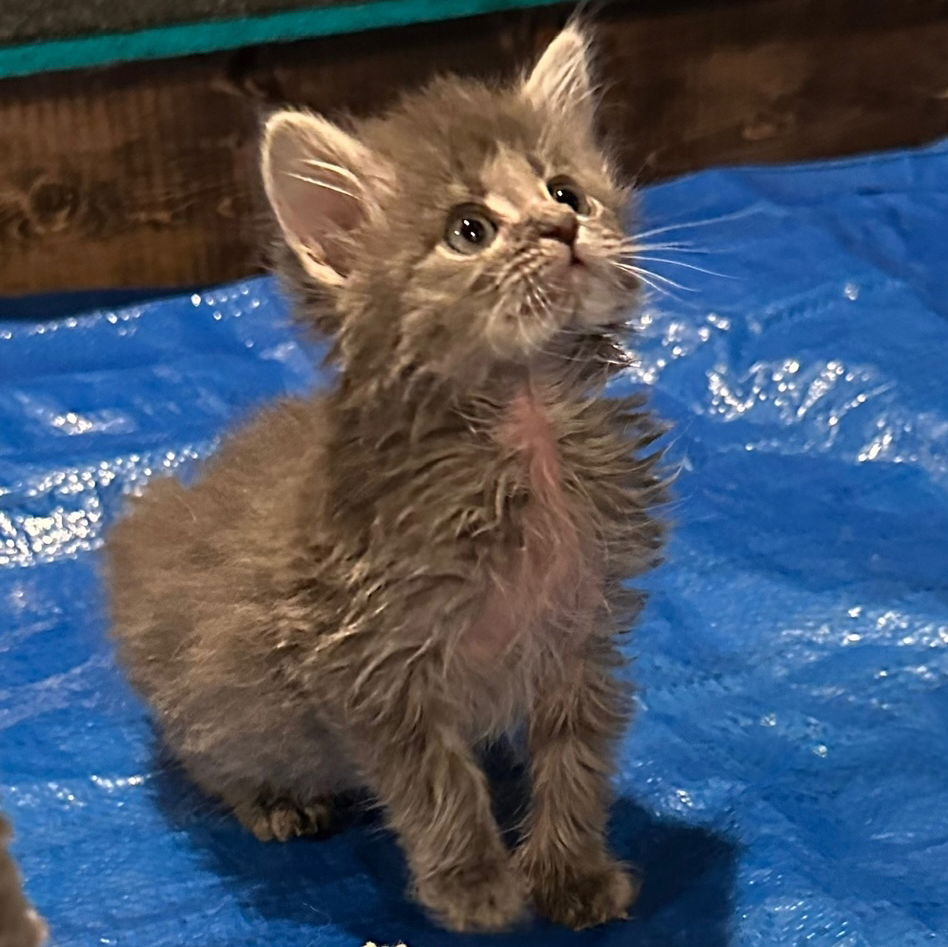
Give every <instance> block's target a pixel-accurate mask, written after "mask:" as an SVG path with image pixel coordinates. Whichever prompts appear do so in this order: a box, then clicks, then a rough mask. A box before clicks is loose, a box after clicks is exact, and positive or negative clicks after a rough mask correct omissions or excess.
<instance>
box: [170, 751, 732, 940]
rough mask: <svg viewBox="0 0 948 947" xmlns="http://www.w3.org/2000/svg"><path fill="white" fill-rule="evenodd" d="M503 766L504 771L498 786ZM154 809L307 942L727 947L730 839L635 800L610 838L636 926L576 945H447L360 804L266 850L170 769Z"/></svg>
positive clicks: (510, 784)
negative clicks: (625, 876) (326, 829)
mask: <svg viewBox="0 0 948 947" xmlns="http://www.w3.org/2000/svg"><path fill="white" fill-rule="evenodd" d="M507 762H508V761H506V760H504V762H503V763H502V764H500V765H498V764H497V763H496V762H495V763H494V764H493V765H491V766H490V767H489V768H490V769H491V770H492V771H493V774H494V776H495V778H494V782H495V784H496V785H497V786H498V810H499V813H500V814H501V818H502V819H504V821H507V819H509V818H510V817H511V816H512V815H514V814H515V813H516V812H517V810H518V809H519V808H520V806H521V804H522V803H521V800H522V798H523V792H522V782H521V781H520V780H519V779H518V778H516V777H511V776H510V775H509V774H510V772H511V770H510V768H509V766H507ZM500 766H507V768H506V770H505V772H504V773H503V774H502V775H500V776H498V775H497V770H498V769H499V768H500ZM153 786H154V789H155V792H156V797H157V802H158V806H159V808H160V809H161V811H162V813H163V814H164V816H165V818H166V819H167V820H168V821H169V822H170V823H171V824H172V825H173V826H174V828H175V829H176V830H177V831H183V832H184V833H186V835H187V836H188V838H189V841H190V844H191V845H192V847H193V849H194V850H195V851H196V852H198V853H199V854H200V855H201V856H202V857H203V858H204V859H205V860H206V862H207V866H208V868H209V869H210V870H212V871H213V872H214V873H215V874H217V875H219V876H220V877H221V878H222V879H224V880H226V882H227V885H228V887H229V888H230V890H231V891H232V892H233V895H234V897H235V898H236V899H237V900H238V901H239V902H240V903H241V905H242V907H243V908H244V910H247V911H248V912H250V913H251V914H256V915H259V916H261V917H264V918H268V919H271V920H273V921H274V922H279V924H280V928H281V930H284V929H285V927H286V925H290V926H292V925H294V924H298V925H299V926H300V936H303V935H304V934H305V933H306V931H307V930H312V928H313V927H314V926H315V927H326V926H331V927H337V928H342V929H344V930H346V931H348V932H349V933H351V934H353V935H355V936H356V937H357V938H359V942H360V943H362V942H366V941H373V940H374V941H376V942H377V943H389V944H394V943H399V942H404V943H406V944H410V945H411V947H444V945H445V942H446V938H447V937H448V936H450V942H451V943H452V944H465V943H471V944H474V943H484V942H485V940H487V941H489V942H490V943H491V944H496V945H497V947H514V945H523V944H524V943H530V942H534V943H537V944H543V945H544V947H546V945H550V947H559V945H562V947H566V945H570V947H579V945H581V944H585V945H594V944H595V945H599V947H619V945H622V947H728V945H729V944H730V943H731V937H730V921H731V912H732V902H733V887H734V879H735V871H736V859H737V848H736V846H735V844H734V842H732V841H731V840H729V839H728V838H726V837H725V836H723V835H719V834H717V833H715V832H712V831H709V830H708V829H705V828H698V827H694V826H689V825H687V824H686V823H684V822H679V821H675V820H669V819H658V818H656V817H655V816H653V815H652V814H650V813H649V812H647V811H646V810H645V809H643V808H642V807H641V806H638V805H637V804H636V803H634V802H632V801H631V800H629V799H624V798H623V799H619V800H618V801H617V802H616V804H615V806H614V810H613V820H612V831H611V837H612V841H613V845H614V848H615V850H616V851H617V852H618V853H619V855H620V856H621V857H622V858H624V859H627V860H629V861H630V862H633V863H634V864H636V865H637V866H639V867H640V868H641V869H642V871H643V874H644V878H645V881H644V885H643V888H642V894H641V897H640V899H639V902H638V904H637V906H636V908H635V911H634V919H633V920H632V921H631V922H628V923H625V924H621V923H617V924H611V925H608V926H606V927H603V928H599V929H596V930H592V931H585V932H583V933H582V934H575V933H573V932H570V931H566V930H564V929H562V928H559V927H555V926H553V925H550V924H547V923H545V922H542V921H538V920H537V921H533V922H532V925H531V926H530V927H529V928H526V929H522V930H518V931H514V932H512V933H510V934H507V935H493V936H491V937H490V938H485V937H483V936H477V935H446V934H445V933H444V931H442V930H439V929H438V928H436V927H435V926H434V925H433V924H431V922H429V921H428V920H427V919H426V918H425V917H424V915H423V914H422V912H421V911H420V910H419V909H418V908H417V907H416V906H415V905H413V904H412V903H411V902H410V901H409V900H408V899H407V898H406V897H405V891H406V889H407V886H408V878H407V875H406V870H405V865H404V860H403V858H402V856H401V853H400V851H399V849H398V846H397V845H396V843H395V841H394V839H393V838H392V836H391V835H390V833H389V832H388V831H386V830H385V828H384V826H383V825H382V822H381V820H380V818H379V817H378V815H377V813H374V812H372V811H371V810H370V809H369V807H367V806H365V805H360V804H358V803H355V804H353V805H352V806H350V807H349V808H348V809H347V810H346V811H345V812H344V813H343V816H342V820H341V824H340V826H339V831H338V832H337V833H336V834H335V835H333V836H331V837H329V838H326V839H321V840H305V839H303V840H299V841H294V842H290V843H287V844H283V845H280V844H275V843H270V844H261V843H259V842H257V841H256V840H255V839H253V838H252V837H251V836H250V835H249V834H248V833H246V832H245V831H244V830H243V829H242V828H240V827H239V826H238V825H237V824H236V822H235V821H234V819H233V818H232V817H231V816H229V815H227V814H224V813H222V812H220V811H219V810H217V809H215V807H214V806H213V804H212V803H210V802H209V801H208V800H207V799H206V798H205V797H203V796H202V795H201V794H200V792H199V791H198V790H197V789H195V788H194V787H193V786H192V785H191V783H190V782H189V781H188V779H187V777H186V776H185V775H184V774H183V773H181V772H180V771H179V770H178V769H176V768H175V767H173V766H172V765H169V764H166V763H162V764H161V766H160V767H159V775H158V777H157V778H156V779H155V781H154V783H153Z"/></svg>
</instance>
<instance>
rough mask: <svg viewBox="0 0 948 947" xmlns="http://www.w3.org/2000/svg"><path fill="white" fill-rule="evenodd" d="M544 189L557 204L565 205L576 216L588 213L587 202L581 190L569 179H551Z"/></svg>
mask: <svg viewBox="0 0 948 947" xmlns="http://www.w3.org/2000/svg"><path fill="white" fill-rule="evenodd" d="M546 189H547V190H548V191H549V192H550V197H552V198H553V200H554V201H556V202H557V203H558V204H566V205H567V206H568V207H572V208H573V210H574V211H576V213H577V214H588V213H589V201H588V200H586V195H585V194H584V193H583V189H582V188H581V187H580V186H579V185H578V184H577V183H576V182H575V181H571V180H570V179H569V178H553V180H552V181H550V182H549V183H548V184H547V186H546Z"/></svg>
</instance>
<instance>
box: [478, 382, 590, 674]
mask: <svg viewBox="0 0 948 947" xmlns="http://www.w3.org/2000/svg"><path fill="white" fill-rule="evenodd" d="M494 436H495V438H496V441H497V445H498V447H499V448H500V449H501V450H502V451H503V452H505V455H506V456H507V457H509V463H510V464H511V467H512V479H513V480H514V482H515V483H516V491H517V496H518V498H519V500H518V502H517V503H515V504H512V505H511V507H510V509H509V512H508V514H507V515H508V517H509V518H510V520H511V521H510V522H509V523H507V524H505V526H506V527H507V528H506V529H505V530H504V532H505V534H506V535H507V536H509V537H512V539H511V540H510V541H509V542H507V543H506V544H504V545H503V547H502V548H501V549H500V550H499V551H498V555H497V561H496V563H495V569H494V574H493V575H492V577H491V581H490V583H489V586H488V591H487V593H486V596H485V601H484V606H483V610H482V612H481V615H480V618H479V620H478V621H477V622H476V624H475V627H474V628H473V629H472V630H471V635H470V637H469V647H470V649H471V651H472V653H474V654H475V655H480V656H484V657H487V656H489V655H496V654H497V653H498V652H504V651H507V650H509V649H510V648H511V647H512V646H513V645H515V644H525V645H530V644H535V645H542V646H544V647H546V648H549V647H554V646H555V645H556V643H557V641H559V640H561V639H562V636H563V635H569V636H570V637H571V638H575V636H577V635H584V634H586V633H588V631H589V630H590V627H589V626H590V623H591V620H592V615H593V613H594V612H595V608H596V605H597V604H598V603H599V602H600V601H601V599H602V589H603V575H602V559H603V550H602V549H601V548H600V547H599V543H598V540H597V531H596V529H595V523H594V519H593V517H592V515H591V510H590V507H589V504H588V502H587V501H586V498H585V497H584V495H583V494H584V490H587V489H594V488H595V484H591V483H584V482H583V477H584V471H583V470H582V469H579V468H577V466H576V464H575V462H571V458H570V454H569V452H568V451H566V450H564V440H565V437H564V432H563V429H562V427H561V426H560V424H558V419H557V416H556V411H555V410H554V409H553V408H552V407H551V406H550V404H549V403H548V402H547V401H546V400H545V399H544V398H543V397H542V394H540V393H538V392H535V391H532V390H529V389H525V390H523V391H521V392H518V393H517V394H516V395H515V396H514V398H513V399H512V400H511V402H510V404H509V406H508V408H507V410H506V411H505V413H504V415H503V417H502V420H501V422H500V424H499V425H498V426H497V429H496V431H495V434H494Z"/></svg>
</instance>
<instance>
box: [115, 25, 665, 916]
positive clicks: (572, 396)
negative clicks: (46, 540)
mask: <svg viewBox="0 0 948 947" xmlns="http://www.w3.org/2000/svg"><path fill="white" fill-rule="evenodd" d="M587 55H588V53H587V43H586V41H585V39H584V37H583V35H582V34H581V33H580V31H579V30H578V29H577V28H576V27H575V26H571V27H568V28H567V29H566V30H565V31H564V32H563V33H562V34H560V36H559V37H558V38H557V39H556V40H555V41H554V42H553V43H552V45H551V46H550V47H549V49H548V50H547V51H546V53H545V54H544V55H543V57H542V58H541V60H540V62H539V63H538V65H537V66H536V68H535V69H534V70H533V71H532V73H531V74H530V75H529V76H528V77H527V78H526V79H524V80H523V81H521V82H518V83H516V84H515V85H514V86H512V87H505V88H499V89H495V88H488V87H487V86H484V85H482V84H479V83H476V82H467V81H461V80H457V79H439V80H437V81H435V82H434V83H432V84H431V85H430V86H429V87H428V88H426V89H424V90H423V91H421V92H418V93H416V94H413V95H409V96H407V97H406V98H404V99H403V100H402V101H401V102H400V103H399V104H398V105H397V106H396V107H394V108H393V109H392V110H391V111H389V112H388V113H387V114H386V115H384V116H382V117H379V118H372V119H368V120H365V121H362V122H359V123H352V124H350V125H348V126H347V127H345V128H343V127H341V126H339V125H335V124H332V123H330V122H329V121H327V120H326V119H324V118H321V117H318V116H314V115H310V114H306V113H302V112H292V111H289V112H281V113H279V114H276V115H274V116H273V117H272V118H271V119H270V121H269V122H268V124H267V127H266V131H265V136H264V142H263V149H262V162H263V177H264V182H265V185H266V190H267V194H268V196H269V199H270V202H271V204H272V206H273V210H274V212H275V215H276V218H277V220H278V222H279V225H280V228H281V231H282V236H283V243H284V251H285V253H284V255H285V260H284V266H285V270H286V274H287V275H288V277H289V278H290V279H291V280H292V283H293V285H294V286H295V289H296V291H297V295H298V305H299V310H300V313H301V315H302V316H303V317H304V318H305V319H308V320H311V321H312V322H313V323H315V325H316V326H317V327H318V329H319V330H321V331H322V332H323V333H324V334H326V335H328V336H330V337H331V338H332V340H333V343H334V345H333V349H332V356H331V357H332V359H333V361H334V363H335V366H336V368H337V369H338V372H337V375H336V381H335V385H334V387H333V388H332V390H331V391H330V392H329V393H328V394H325V395H319V396H314V397H311V398H308V399H301V400H295V401H288V402H284V403H282V404H280V405H279V406H277V407H275V408H272V409H271V410H269V411H267V412H266V413H264V414H263V415H262V416H261V417H260V418H258V419H257V420H256V421H255V422H254V423H253V424H251V425H250V426H249V427H248V428H246V429H245V430H243V431H242V432H240V433H239V434H237V435H236V436H235V437H234V438H233V439H231V440H230V442H229V443H228V444H227V445H226V446H225V447H224V448H223V449H222V451H221V452H220V453H219V454H218V456H217V457H215V458H214V459H213V460H212V461H211V462H210V463H209V464H208V465H207V467H206V469H205V470H204V473H203V476H202V477H201V479H200V480H199V482H198V483H197V484H196V485H195V486H193V487H190V488H185V487H183V486H181V485H180V484H179V483H178V482H176V481H174V480H163V481H159V482H157V483H154V484H153V485H152V486H151V488H150V489H149V491H148V492H147V494H146V495H145V497H144V498H143V499H142V500H141V501H139V502H137V503H136V504H135V506H134V508H133V511H132V513H131V515H130V516H129V517H128V518H127V519H126V520H125V521H124V522H122V523H120V524H119V525H118V526H117V527H116V529H115V530H114V532H113V533H112V535H111V537H110V541H109V544H108V558H109V563H110V568H111V576H112V587H113V602H114V615H115V627H116V631H115V634H116V637H117V639H118V643H119V651H120V655H121V659H122V661H123V662H124V664H125V666H126V667H127V668H128V671H129V674H130V676H131V678H132V680H133V682H134V683H135V685H136V686H137V687H138V688H139V690H140V691H141V692H142V693H143V694H144V695H145V697H146V698H147V699H148V700H149V702H150V703H151V705H152V707H153V708H154V710H155V712H156V714H157V717H158V719H159V721H160V724H161V727H162V729H163V731H164V734H165V737H166V739H167V741H168V743H169V745H170V746H171V748H172V749H173V751H174V752H175V753H176V754H177V756H178V757H179V758H180V759H181V761H182V762H183V763H184V765H185V766H186V767H187V769H188V771H189V772H190V774H191V775H192V776H193V778H194V779H195V780H196V781H197V782H198V783H199V784H200V785H201V786H203V787H204V789H205V790H207V792H209V793H210V794H212V795H214V796H217V797H218V798H220V799H221V800H223V801H224V803H226V804H227V805H228V806H229V807H231V808H232V809H233V811H234V813H235V814H236V816H237V818H238V819H240V821H241V822H242V823H243V824H244V825H245V826H247V828H249V829H250V830H251V831H252V832H254V833H255V834H256V835H257V836H258V837H259V838H261V839H271V838H276V839H281V840H283V839H287V838H289V837H291V836H294V835H298V834H302V833H307V832H313V831H318V830H319V829H320V828H321V827H322V826H323V825H324V823H325V820H326V819H327V818H328V815H329V807H330V802H331V800H332V797H333V796H334V795H335V794H338V793H340V792H342V791H344V790H349V789H352V788H355V787H363V788H364V787H368V789H370V790H371V792H372V793H373V794H374V795H375V796H376V797H377V798H378V799H379V800H380V802H381V803H382V804H383V806H384V808H385V811H386V813H387V816H388V820H389V822H390V824H391V826H392V828H393V829H394V830H395V832H396V833H397V834H398V836H399V838H400V841H401V844H402V846H403V847H404V850H405V853H406V856H407V858H408V861H409V863H410V866H411V870H412V873H413V877H414V882H415V888H416V892H417V897H418V898H419V900H420V901H421V902H422V903H423V904H424V905H425V906H426V907H427V908H428V909H429V910H430V911H431V912H432V914H433V915H434V916H435V917H436V918H437V919H439V920H440V921H441V922H442V923H443V924H445V925H447V926H448V927H451V928H454V929H456V930H476V929H479V930H491V929H500V928H504V927H507V926H509V925H510V924H512V923H514V922H515V921H516V920H517V919H518V918H520V917H521V915H522V913H523V912H524V910H525V905H526V903H527V901H528V900H530V901H532V903H533V904H534V905H535V906H536V907H537V908H538V909H539V910H540V911H541V912H542V913H544V914H545V915H546V916H548V917H550V918H552V919H554V920H556V921H559V922H562V923H564V924H567V925H570V926H572V927H576V928H580V927H586V926H590V925H594V924H598V923H601V922H604V921H607V920H609V919H611V918H618V917H623V916H625V914H626V912H627V910H628V908H629V906H630V904H631V903H632V901H633V900H634V897H635V893H636V883H635V882H634V880H633V879H632V878H631V877H630V876H629V875H628V874H627V873H626V871H625V869H624V868H623V867H622V866H621V865H620V864H619V863H617V862H616V861H615V860H614V859H613V857H612V855H611V854H610V853H609V851H608V849H607V847H606V843H605V841H604V838H603V833H604V828H605V825H606V819H607V808H608V801H609V796H610V791H609V787H610V774H611V771H612V756H613V749H614V745H615V742H616V740H617V738H618V736H619V735H620V734H621V732H622V730H623V727H624V726H625V723H626V718H627V711H628V697H629V695H628V686H627V685H626V684H625V683H622V682H620V681H618V680H617V678H616V676H615V675H616V668H617V667H618V665H619V664H620V658H619V654H618V652H617V649H616V642H615V636H616V634H617V632H618V631H621V630H622V629H625V628H626V627H627V626H628V624H629V622H630V621H631V620H632V618H633V617H634V614H635V612H636V611H637V609H638V607H639V605H640V599H639V598H638V597H637V596H636V595H634V594H631V593H629V592H628V591H627V590H626V588H625V583H626V581H627V580H628V579H629V578H630V577H632V576H635V575H637V574H639V573H641V572H642V571H643V570H645V569H647V568H649V567H650V566H651V565H653V564H654V562H655V561H656V556H657V551H658V548H659V545H660V539H661V528H660V526H659V525H658V524H657V523H656V521H655V520H654V519H653V518H652V517H651V515H650V512H649V511H650V509H651V508H652V507H653V506H654V505H655V504H656V503H658V502H661V501H662V499H663V496H662V485H661V483H660V482H659V480H658V479H657V477H656V472H655V461H656V458H655V456H654V455H652V456H643V455H642V453H641V451H642V450H644V448H645V447H646V445H648V444H649V443H650V442H651V441H652V440H653V439H654V438H655V437H656V436H657V434H658V431H657V429H656V428H655V427H654V426H653V425H652V423H651V422H650V421H649V419H648V417H647V415H646V414H644V413H643V412H642V411H641V410H640V402H638V401H634V400H626V401H617V400H609V399H606V398H604V397H602V390H603V387H604V385H605V383H606V381H607V379H608V378H609V377H610V375H612V374H614V373H615V372H616V371H618V370H620V369H621V368H622V366H623V364H624V360H623V355H622V350H621V348H620V347H619V345H618V341H617V336H618V333H619V332H620V331H621V328H622V324H623V320H624V313H626V312H627V310H628V307H629V305H630V303H631V301H632V295H631V294H632V291H633V290H634V288H635V287H634V286H633V285H632V284H631V283H630V281H629V278H628V277H627V276H626V273H627V272H628V271H627V270H626V269H624V264H623V262H622V261H623V259H624V258H627V255H626V254H627V251H628V242H627V241H625V240H624V238H623V235H622V232H621V228H620V224H619V219H618V214H619V211H620V209H621V208H622V207H623V205H624V204H625V202H626V199H627V193H626V192H625V191H624V190H623V189H622V188H621V187H620V186H618V185H617V183H616V180H615V178H614V176H613V174H612V172H611V171H610V168H609V166H608V164H607V162H606V160H605V159H604V157H603V155H602V153H601V151H600V150H599V148H598V147H597V144H596V140H595V135H594V117H595V116H594V102H593V99H594V93H593V88H592V86H591V84H590V78H589V68H588V62H587ZM518 728H525V730H526V731H527V734H528V742H529V748H530V753H531V767H532V807H531V810H530V813H529V816H528V818H527V821H526V824H525V835H524V840H523V842H522V844H521V845H520V846H519V848H518V849H517V851H516V853H515V854H514V855H513V856H511V854H510V853H509V852H508V850H507V848H506V847H505V845H504V842H503V841H502V839H501V834H500V832H499V831H498V827H497V825H496V823H495V819H494V816H493V815H492V812H491V800H490V796H489V791H488V785H487V781H486V779H485V776H484V773H483V771H482V769H481V766H480V764H479V760H478V755H477V754H478V750H479V749H480V748H481V747H482V746H483V745H484V744H485V743H487V742H489V741H492V740H496V739H499V738H501V737H503V736H504V735H508V734H511V733H512V732H513V731H514V730H516V729H518Z"/></svg>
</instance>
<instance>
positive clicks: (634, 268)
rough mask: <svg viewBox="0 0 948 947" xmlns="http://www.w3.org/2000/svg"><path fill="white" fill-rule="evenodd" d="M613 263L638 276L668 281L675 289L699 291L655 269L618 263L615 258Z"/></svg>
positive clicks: (689, 291) (663, 281) (691, 291)
mask: <svg viewBox="0 0 948 947" xmlns="http://www.w3.org/2000/svg"><path fill="white" fill-rule="evenodd" d="M612 265H613V266H617V267H619V269H620V270H626V271H627V272H629V273H634V274H635V275H636V276H650V277H651V278H652V279H657V280H660V281H661V282H662V283H667V284H668V285H669V286H674V287H675V289H680V290H682V291H683V292H686V293H694V292H697V290H696V289H694V288H692V287H691V286H683V285H682V284H681V283H676V282H675V281H674V280H673V279H670V278H669V277H667V276H663V275H662V274H661V273H656V272H655V271H654V270H646V269H644V268H643V267H641V266H633V265H631V264H630V263H617V262H616V261H615V260H613V261H612Z"/></svg>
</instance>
